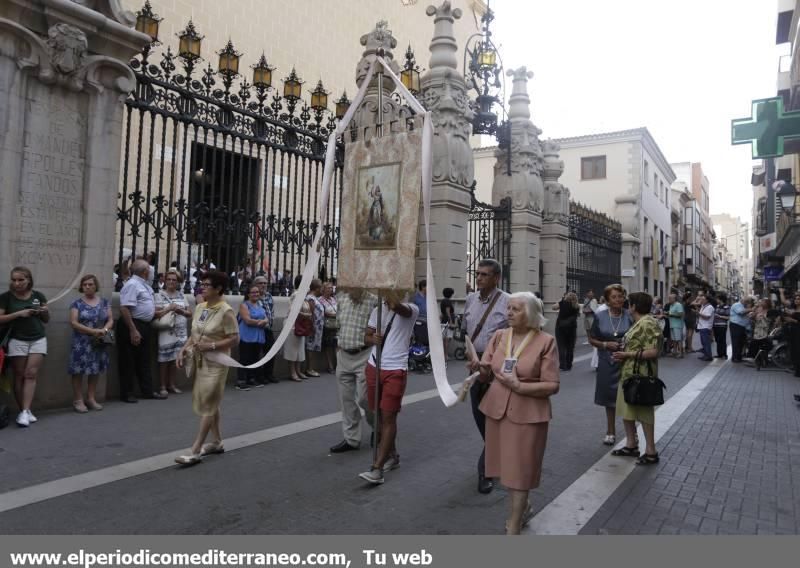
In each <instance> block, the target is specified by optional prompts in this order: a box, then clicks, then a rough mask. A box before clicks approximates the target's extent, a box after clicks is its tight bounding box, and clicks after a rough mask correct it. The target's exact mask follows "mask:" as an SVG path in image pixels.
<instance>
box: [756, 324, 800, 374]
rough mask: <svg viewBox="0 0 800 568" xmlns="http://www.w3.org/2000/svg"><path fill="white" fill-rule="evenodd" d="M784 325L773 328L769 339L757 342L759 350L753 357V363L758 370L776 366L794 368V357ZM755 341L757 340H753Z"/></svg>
mask: <svg viewBox="0 0 800 568" xmlns="http://www.w3.org/2000/svg"><path fill="white" fill-rule="evenodd" d="M784 335H785V334H784V329H783V327H780V326H779V327H776V328H775V329H773V330H772V331H771V332H770V334H769V337H768V338H767V339H764V340H761V341H760V342H756V343H757V346H758V352H757V353H756V356H755V358H754V359H753V362H752V365H753V366H754V367H755V368H756V371H760V370H762V369H765V368H774V369H776V370H781V371H787V372H788V371H790V370H791V369H792V357H791V353H790V352H789V343H788V341H787V340H786V338H785V336H784ZM752 341H753V342H755V340H752Z"/></svg>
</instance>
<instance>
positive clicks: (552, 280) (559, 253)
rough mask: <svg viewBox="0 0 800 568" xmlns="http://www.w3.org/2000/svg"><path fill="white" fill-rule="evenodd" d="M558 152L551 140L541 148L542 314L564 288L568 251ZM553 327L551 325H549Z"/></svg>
mask: <svg viewBox="0 0 800 568" xmlns="http://www.w3.org/2000/svg"><path fill="white" fill-rule="evenodd" d="M560 149H561V148H560V147H559V145H558V144H557V143H555V142H553V141H551V140H546V141H545V142H544V143H543V144H542V152H543V154H544V169H543V173H542V178H543V179H544V191H545V209H544V222H543V223H542V235H541V246H542V252H541V255H542V270H543V282H544V284H543V286H542V299H543V300H544V303H545V310H546V311H547V310H548V309H549V307H550V306H551V305H552V304H553V303H555V302H558V301H559V300H560V299H561V296H562V295H563V294H564V291H565V290H566V287H567V247H568V246H569V190H568V189H567V188H566V187H564V186H563V185H562V184H560V183H559V182H558V178H559V177H561V174H562V173H564V162H563V161H561V160H560V159H559V158H558V151H559V150H560ZM550 323H551V324H552V323H553V322H552V321H551V322H550Z"/></svg>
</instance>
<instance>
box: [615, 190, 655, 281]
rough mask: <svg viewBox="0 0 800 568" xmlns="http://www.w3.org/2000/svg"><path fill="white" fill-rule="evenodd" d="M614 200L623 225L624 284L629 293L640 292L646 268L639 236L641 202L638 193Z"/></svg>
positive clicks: (618, 217)
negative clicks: (640, 251) (641, 254)
mask: <svg viewBox="0 0 800 568" xmlns="http://www.w3.org/2000/svg"><path fill="white" fill-rule="evenodd" d="M614 201H615V205H614V215H615V217H616V218H617V219H619V220H620V224H621V225H622V263H621V264H622V265H621V269H622V286H623V287H624V288H625V290H627V291H628V293H631V292H638V291H639V290H640V289H641V288H642V285H641V282H642V276H643V274H642V271H643V270H644V265H643V264H642V262H641V257H640V256H639V247H640V245H641V244H642V242H641V239H640V238H639V232H640V231H639V222H640V219H641V215H640V214H639V212H640V211H641V202H640V200H639V197H638V196H637V195H625V196H623V197H617V198H616V199H615V200H614ZM653 262H655V259H654V260H653Z"/></svg>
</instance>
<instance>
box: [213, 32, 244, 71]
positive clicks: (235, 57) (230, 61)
mask: <svg viewBox="0 0 800 568" xmlns="http://www.w3.org/2000/svg"><path fill="white" fill-rule="evenodd" d="M217 55H219V63H218V64H217V71H218V72H219V73H220V75H225V76H228V77H234V76H236V75H238V74H239V58H240V57H241V56H242V54H241V53H239V52H238V51H236V49H234V47H233V42H232V41H231V40H228V44H227V45H226V46H225V47H224V48H223V49H222V50H220V51H218V52H217Z"/></svg>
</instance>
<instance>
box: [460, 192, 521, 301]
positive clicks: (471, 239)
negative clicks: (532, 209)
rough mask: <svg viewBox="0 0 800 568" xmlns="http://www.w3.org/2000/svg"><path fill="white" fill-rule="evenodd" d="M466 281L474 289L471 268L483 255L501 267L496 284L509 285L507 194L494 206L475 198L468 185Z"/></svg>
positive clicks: (508, 213) (509, 208) (509, 250)
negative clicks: (499, 276)
mask: <svg viewBox="0 0 800 568" xmlns="http://www.w3.org/2000/svg"><path fill="white" fill-rule="evenodd" d="M467 227H468V228H467V285H468V286H469V287H470V288H471V289H472V290H475V270H476V269H477V268H478V263H479V262H480V261H481V260H482V259H484V258H493V259H494V260H496V261H497V262H499V263H500V266H501V267H502V268H503V275H502V278H501V280H500V287H501V288H502V289H503V290H506V291H509V289H510V287H511V198H509V197H506V198H504V199H503V200H502V201H501V202H500V205H499V206H497V207H495V206H493V205H489V204H488V203H481V202H480V201H478V200H477V199H475V186H474V185H473V186H472V206H471V208H470V211H469V219H468V223H467Z"/></svg>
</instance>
